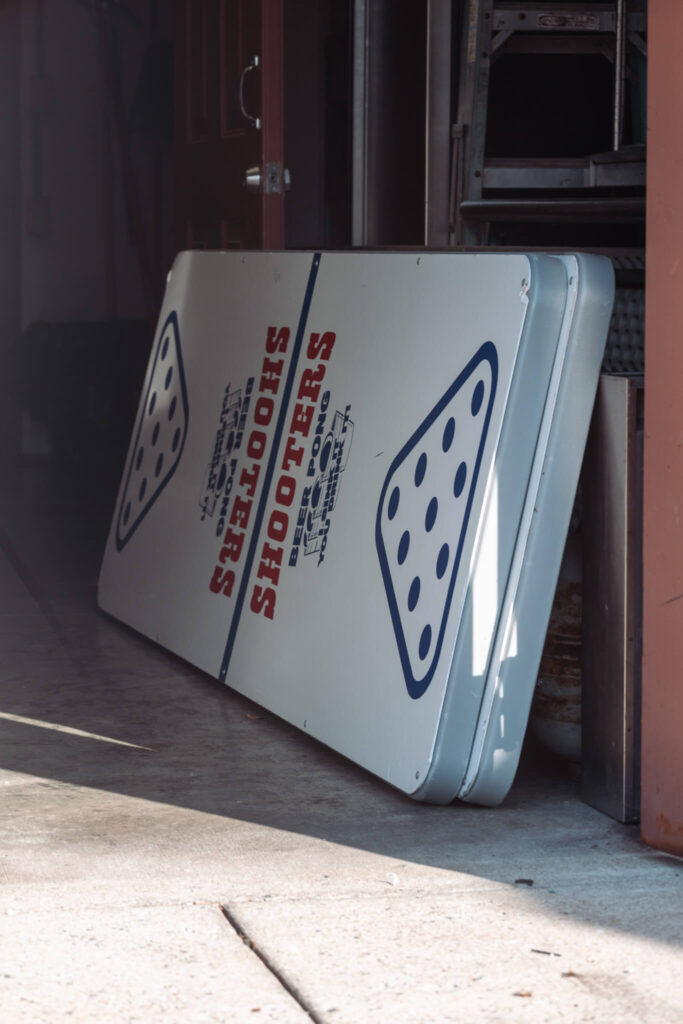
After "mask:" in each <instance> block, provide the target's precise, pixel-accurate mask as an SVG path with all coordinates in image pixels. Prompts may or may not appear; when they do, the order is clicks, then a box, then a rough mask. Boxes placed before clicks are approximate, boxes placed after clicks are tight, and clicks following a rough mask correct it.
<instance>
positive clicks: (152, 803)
mask: <svg viewBox="0 0 683 1024" xmlns="http://www.w3.org/2000/svg"><path fill="white" fill-rule="evenodd" d="M4 493H5V495H9V497H5V498H4V500H3V503H2V506H1V508H0V541H1V546H0V547H1V550H0V631H1V634H2V637H1V642H2V651H3V661H2V669H1V670H0V733H1V745H0V750H1V752H2V753H1V755H0V783H1V784H2V796H3V799H2V803H1V804H0V816H1V823H0V880H1V882H2V888H1V890H0V949H1V951H2V953H1V958H0V1014H1V1018H2V1020H3V1022H4V1021H7V1022H14V1021H18V1022H24V1021H26V1022H29V1021H30V1022H34V1021H36V1022H42V1021H45V1022H54V1021H62V1020H70V1021H79V1022H81V1021H84V1022H90V1021H98V1022H101V1021H109V1020H111V1021H125V1022H128V1021H131V1022H132V1021H156V1020H159V1021H161V1020H163V1021H165V1022H175V1021H178V1022H180V1021H182V1022H188V1021H190V1022H194V1021H240V1022H241V1021H252V1020H254V1021H277V1022H288V1021H307V1020H311V1019H312V1020H316V1021H325V1022H352V1024H356V1022H364V1021H379V1022H384V1021H387V1022H391V1021H407V1022H418V1021H430V1022H431V1021H433V1022H442V1021H457V1022H460V1021H463V1022H467V1021H500V1022H505V1024H509V1022H516V1021H533V1022H537V1021H551V1022H554V1021H570V1022H574V1021H598V1022H602V1021H619V1022H631V1021H633V1022H639V1024H642V1022H649V1021H653V1022H655V1021H657V1022H658V1024H667V1022H671V1024H673V1022H676V1024H677V1022H678V1021H680V1020H681V1019H682V1017H683V951H682V948H681V947H682V940H683V871H682V869H683V864H681V862H680V861H678V860H675V859H673V858H669V857H665V856H663V855H659V854H658V853H656V852H655V851H653V850H650V849H648V848H647V847H645V846H643V845H642V844H641V843H640V841H639V837H638V831H637V829H635V828H631V827H623V826H620V825H618V824H616V823H614V822H612V821H611V820H610V819H608V818H606V817H604V816H602V815H601V814H599V813H597V812H596V811H593V810H591V809H590V808H588V807H586V806H585V805H584V804H582V803H581V802H580V800H579V799H578V796H577V789H578V785H577V779H576V776H575V774H574V773H573V771H572V770H571V769H570V768H568V767H567V766H564V765H563V764H561V763H557V762H555V761H554V760H552V759H550V758H548V757H545V758H544V757H543V756H542V755H539V753H538V752H537V751H533V750H527V752H526V755H525V762H524V764H523V766H522V769H521V771H520V775H519V778H518V781H517V782H516V784H515V786H514V789H513V791H512V793H511V795H510V797H509V798H508V800H507V801H506V803H505V804H504V805H503V806H502V807H501V808H498V809H496V810H482V809H478V808H473V807H470V806H465V805H457V804H456V805H453V806H451V807H445V808H441V807H426V806H423V805H418V804H415V803H413V802H412V801H410V800H409V799H407V798H405V797H403V796H402V795H400V794H399V793H397V792H394V791H393V790H391V789H389V788H388V787H387V786H385V785H383V784H382V783H380V782H378V781H375V780H374V779H373V778H372V777H370V776H368V775H366V774H365V773H364V772H362V771H361V770H360V769H358V768H356V767H355V766H354V765H352V764H350V763H348V762H346V761H344V760H343V759H342V758H340V757H338V756H337V755H335V754H333V753H331V752H329V751H327V750H326V749H324V748H322V747H321V746H320V745H318V744H317V743H315V742H314V741H312V740H311V739H309V738H308V737H306V736H304V735H302V734H301V733H299V732H297V731H295V730H294V729H292V728H290V727H289V726H287V725H285V724H284V723H282V722H280V721H279V720H277V719H275V718H273V717H272V716H271V715H269V714H267V713H265V712H263V711H261V710H260V709H259V708H258V707H256V706H255V705H253V704H251V703H250V702H248V701H246V700H244V699H243V698H241V697H238V696H236V695H235V694H233V693H231V692H230V691H228V690H226V689H225V688H224V687H222V686H221V685H219V684H218V683H216V682H214V681H212V680H210V679H208V678H207V677H205V676H203V675H201V674H200V673H198V672H196V671H194V670H193V669H192V668H190V667H189V666H188V665H186V664H185V663H183V662H181V661H179V660H178V659H176V658H174V657H172V656H171V655H169V654H167V653H166V652H164V651H162V650H161V649H158V648H156V647H154V645H152V644H151V643H148V642H147V641H145V640H143V639H142V638H140V637H138V636H136V635H135V634H133V633H132V632H130V631H129V630H127V629H126V628H124V627H122V626H120V625H118V624H117V623H116V622H114V621H112V620H110V619H108V618H107V617H105V616H103V615H101V614H100V613H98V612H97V610H96V608H95V582H96V574H97V568H98V562H99V557H100V552H101V547H102V543H103V539H104V530H105V527H106V515H105V516H104V517H103V515H102V512H101V509H98V508H96V507H94V506H92V505H91V506H88V505H87V504H82V505H80V506H78V507H75V506H74V504H73V501H71V500H70V501H62V502H61V503H60V501H59V500H58V498H57V497H56V496H55V494H56V493H58V492H55V491H54V490H52V491H50V490H49V489H48V490H45V489H42V490H41V495H42V498H41V501H40V502H36V500H35V497H36V495H35V493H34V494H31V492H30V488H29V487H28V484H27V481H26V479H23V480H22V481H21V483H20V484H18V483H17V481H16V480H15V481H14V486H13V487H10V488H9V489H6V490H5V492H4ZM105 505H106V502H105ZM29 510H30V512H29Z"/></svg>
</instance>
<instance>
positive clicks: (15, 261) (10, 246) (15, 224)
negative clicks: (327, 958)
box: [0, 2, 21, 456]
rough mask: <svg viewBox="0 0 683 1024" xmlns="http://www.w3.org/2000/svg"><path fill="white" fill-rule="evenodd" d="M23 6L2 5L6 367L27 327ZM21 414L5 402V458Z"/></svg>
mask: <svg viewBox="0 0 683 1024" xmlns="http://www.w3.org/2000/svg"><path fill="white" fill-rule="evenodd" d="M19 30H20V19H19V5H18V3H9V2H2V3H0V138H2V140H3V142H2V145H1V146H0V362H2V363H4V362H5V360H6V358H7V354H8V352H9V349H10V347H11V345H12V344H13V342H14V341H15V339H16V337H17V336H18V334H19V328H20V323H21V272H20V214H19V207H20V164H19V75H20V65H19V44H20V34H19ZM18 445H19V414H18V409H17V407H16V406H14V405H12V404H11V403H10V402H7V401H2V402H0V455H3V456H7V455H9V454H13V453H14V452H15V451H17V449H18Z"/></svg>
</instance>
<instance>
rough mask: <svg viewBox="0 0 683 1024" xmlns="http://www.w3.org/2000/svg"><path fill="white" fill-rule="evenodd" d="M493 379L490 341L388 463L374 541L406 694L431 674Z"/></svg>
mask: <svg viewBox="0 0 683 1024" xmlns="http://www.w3.org/2000/svg"><path fill="white" fill-rule="evenodd" d="M497 379H498V357H497V353H496V348H495V345H494V344H493V342H490V341H487V342H486V343H485V344H483V345H482V346H481V348H480V349H479V351H478V352H477V353H476V355H475V356H474V357H473V358H472V359H471V360H470V362H469V363H468V364H467V366H466V367H465V369H464V370H463V371H462V373H461V374H460V375H459V376H458V378H457V379H456V380H455V381H454V383H453V384H452V385H451V386H450V388H449V389H448V391H447V392H446V394H445V395H444V396H443V397H442V398H441V400H440V401H439V402H438V403H437V405H436V406H435V407H434V409H432V411H431V412H430V414H429V415H428V416H427V418H426V419H425V420H424V422H423V423H421V424H420V426H419V427H418V429H417V430H416V431H415V433H414V434H413V436H412V437H411V438H410V440H409V441H408V442H407V444H405V445H404V446H403V448H402V449H401V451H400V452H399V453H398V455H397V456H396V458H395V459H394V461H393V462H392V464H391V467H390V469H389V472H388V474H387V477H386V480H385V481H384V486H383V488H382V494H381V497H380V502H379V508H378V511H377V522H376V527H375V541H376V545H377V552H378V555H379V561H380V566H381V569H382V576H383V578H384V586H385V589H386V592H387V598H388V601H389V609H390V612H391V618H392V622H393V626H394V632H395V634H396V642H397V644H398V650H399V654H400V657H401V665H402V667H403V674H404V678H405V682H406V686H407V688H408V693H409V694H410V696H411V697H413V698H418V697H421V696H422V695H423V693H424V692H425V691H426V689H427V687H428V686H429V684H430V682H431V680H432V677H433V675H434V672H435V669H436V666H437V663H438V660H439V655H440V653H441V645H442V643H443V637H444V632H445V629H446V624H447V621H448V613H449V610H450V605H451V599H452V597H453V590H454V588H455V582H456V579H457V576H458V569H459V566H460V557H461V554H462V549H463V544H464V541H465V536H466V534H467V527H468V523H469V517H470V510H471V508H472V502H473V500H474V494H475V490H476V486H477V478H478V476H479V468H480V464H481V458H482V454H483V451H484V445H485V443H486V435H487V432H488V427H489V422H490V419H491V410H492V408H493V402H494V399H495V394H496V383H497Z"/></svg>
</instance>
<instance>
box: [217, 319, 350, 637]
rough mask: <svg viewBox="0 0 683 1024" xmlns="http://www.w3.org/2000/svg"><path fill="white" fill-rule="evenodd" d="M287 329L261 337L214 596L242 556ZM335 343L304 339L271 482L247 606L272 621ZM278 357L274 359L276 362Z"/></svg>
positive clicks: (227, 588)
mask: <svg viewBox="0 0 683 1024" xmlns="http://www.w3.org/2000/svg"><path fill="white" fill-rule="evenodd" d="M289 338H290V330H289V328H288V327H280V328H277V327H269V328H268V332H267V337H266V355H265V357H264V359H263V365H262V367H261V377H260V380H259V383H258V387H257V388H256V389H255V391H254V396H253V399H252V402H253V405H252V410H253V412H252V418H253V425H252V428H251V431H250V433H249V436H248V438H247V443H246V445H245V446H244V452H245V454H246V456H247V459H248V461H247V462H246V464H245V465H244V466H243V467H242V468H241V470H240V471H239V475H238V476H237V489H236V491H235V496H234V499H233V504H232V510H231V512H230V517H229V519H228V527H227V529H226V531H225V534H224V536H223V543H222V546H221V550H220V552H219V554H218V564H217V565H216V566H215V568H214V570H213V575H212V577H211V581H210V583H209V587H210V589H211V591H212V592H213V593H214V594H225V595H226V596H227V597H230V596H231V594H232V592H233V588H234V585H235V578H236V574H235V573H236V566H237V563H238V562H239V561H240V558H241V557H242V550H243V547H244V542H245V538H246V536H247V533H248V530H249V525H250V523H251V518H252V513H253V507H254V501H255V495H256V489H257V486H258V481H259V477H260V475H261V467H262V465H263V460H264V457H265V454H266V450H267V447H268V435H267V433H266V430H267V428H268V427H269V426H270V423H271V421H272V418H273V415H274V412H275V398H276V396H277V394H278V392H279V390H280V385H281V383H282V372H283V369H284V365H285V360H284V359H283V358H281V357H282V356H283V355H284V354H285V353H286V352H287V346H288V344H289ZM335 340H336V335H335V333H334V332H333V331H325V332H324V333H322V334H320V333H313V334H311V335H310V337H309V340H308V346H307V348H306V358H307V359H308V360H309V362H311V363H315V366H309V367H306V368H305V369H304V371H303V373H302V375H301V380H300V381H299V387H298V390H297V393H296V397H295V400H294V404H293V408H292V414H291V417H290V422H289V430H288V433H287V438H286V441H285V445H284V450H283V455H282V460H281V463H280V467H279V475H278V476H277V478H276V480H275V485H274V488H273V497H274V501H275V508H273V509H272V511H271V512H270V515H269V517H268V521H267V523H266V527H265V539H264V541H263V544H262V546H261V552H260V556H259V561H258V565H257V568H256V577H257V579H258V580H260V581H262V582H258V583H255V584H254V587H253V590H252V595H251V601H250V604H249V607H250V608H251V610H252V612H254V613H255V614H257V615H265V617H266V618H268V619H272V618H273V617H274V615H275V604H276V600H277V585H278V582H279V580H280V568H281V566H282V559H283V555H284V546H285V538H286V536H287V532H288V529H289V520H290V512H289V510H290V508H291V507H292V505H293V504H294V498H295V494H296V478H295V476H294V472H295V471H296V469H297V468H299V467H300V466H301V464H302V461H303V457H304V451H305V444H304V442H305V441H306V439H307V437H308V435H309V433H310V431H311V427H312V425H313V419H314V414H315V407H316V403H317V401H318V398H319V397H320V391H321V388H322V382H323V380H324V379H325V373H326V363H327V362H328V360H329V359H330V356H331V355H332V349H333V347H334V343H335ZM278 357H280V358H278Z"/></svg>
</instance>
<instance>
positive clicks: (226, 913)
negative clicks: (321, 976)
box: [220, 904, 323, 1024]
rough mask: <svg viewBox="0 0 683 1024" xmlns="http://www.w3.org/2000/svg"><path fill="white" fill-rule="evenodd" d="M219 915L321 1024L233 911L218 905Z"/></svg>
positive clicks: (319, 1021)
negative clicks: (220, 914)
mask: <svg viewBox="0 0 683 1024" xmlns="http://www.w3.org/2000/svg"><path fill="white" fill-rule="evenodd" d="M220 910H221V913H222V914H223V917H224V918H225V920H226V921H227V922H228V924H229V925H230V927H231V928H232V929H233V931H234V932H235V934H236V935H237V936H238V938H240V939H241V940H242V942H243V943H244V945H245V946H246V947H247V948H248V949H250V950H251V952H252V953H253V954H254V956H256V957H258V959H259V960H260V961H261V963H262V964H263V965H264V967H265V968H266V969H267V970H268V971H269V972H270V973H271V974H272V975H273V977H274V978H275V980H276V981H277V982H278V984H279V985H280V986H281V987H282V988H283V989H284V990H285V992H286V993H287V995H289V996H290V997H291V998H292V999H293V1000H294V1002H295V1003H297V1004H298V1006H300V1007H301V1009H302V1010H303V1011H304V1013H305V1014H307V1016H308V1017H309V1018H310V1019H311V1020H312V1021H313V1022H314V1024H323V1019H322V1017H320V1016H319V1015H318V1014H317V1013H316V1011H315V1010H314V1009H313V1007H312V1006H311V1005H310V1003H309V1002H308V1000H307V999H306V998H305V997H304V996H303V994H302V993H301V991H300V990H299V988H297V986H296V985H294V984H293V982H291V981H290V980H289V978H287V976H286V975H285V974H284V972H283V971H281V970H280V968H279V967H277V965H276V964H274V963H273V961H272V960H271V958H270V957H269V956H268V954H267V953H265V952H264V951H263V950H262V949H261V948H260V946H257V945H256V943H255V942H254V940H253V939H252V938H251V937H250V936H249V934H248V933H247V931H246V930H245V928H244V927H243V926H242V924H241V923H240V922H239V920H238V919H237V917H235V914H234V913H233V911H231V910H229V909H228V907H227V906H225V905H224V904H221V905H220Z"/></svg>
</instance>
